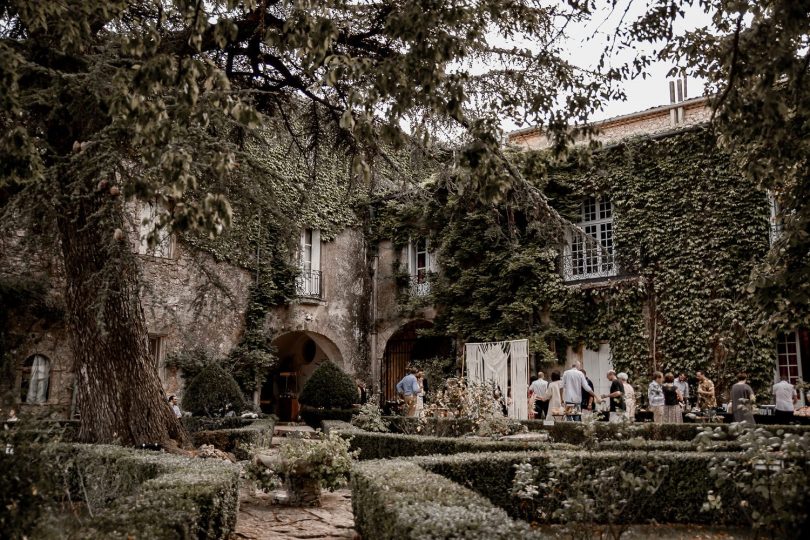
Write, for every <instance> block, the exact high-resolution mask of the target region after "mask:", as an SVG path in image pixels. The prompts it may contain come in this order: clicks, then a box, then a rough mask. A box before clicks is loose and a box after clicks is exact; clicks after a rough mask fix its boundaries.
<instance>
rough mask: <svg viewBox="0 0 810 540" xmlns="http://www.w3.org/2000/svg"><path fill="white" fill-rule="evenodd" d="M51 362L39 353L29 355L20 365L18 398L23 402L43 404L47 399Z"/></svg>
mask: <svg viewBox="0 0 810 540" xmlns="http://www.w3.org/2000/svg"><path fill="white" fill-rule="evenodd" d="M50 376H51V362H50V360H48V359H47V358H46V357H44V356H42V355H41V354H35V355H34V356H31V357H29V358H28V359H27V360H26V361H25V362H23V366H22V381H21V385H20V400H21V401H22V402H23V403H34V404H43V403H46V402H47V401H48V382H49V379H50Z"/></svg>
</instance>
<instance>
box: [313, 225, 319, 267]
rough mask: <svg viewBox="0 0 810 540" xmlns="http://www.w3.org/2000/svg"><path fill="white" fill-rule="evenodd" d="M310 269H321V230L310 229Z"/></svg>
mask: <svg viewBox="0 0 810 540" xmlns="http://www.w3.org/2000/svg"><path fill="white" fill-rule="evenodd" d="M312 270H313V271H314V272H319V271H320V270H321V230H320V229H312Z"/></svg>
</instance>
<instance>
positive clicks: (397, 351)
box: [380, 320, 454, 402]
mask: <svg viewBox="0 0 810 540" xmlns="http://www.w3.org/2000/svg"><path fill="white" fill-rule="evenodd" d="M432 326H433V324H432V323H430V322H428V321H422V320H419V321H411V322H409V323H408V324H406V325H404V326H403V327H402V328H400V329H399V330H397V331H396V332H395V333H394V335H392V336H391V338H390V339H389V340H388V342H387V343H386V344H385V353H383V361H382V381H381V384H380V388H381V389H382V397H383V401H384V402H387V401H393V400H395V399H396V397H397V389H396V386H397V383H398V382H399V380H400V379H402V377H404V376H405V370H406V369H407V368H408V367H409V366H410V365H412V364H413V363H415V362H419V361H420V360H426V359H428V358H435V357H445V358H447V357H452V356H454V352H453V340H452V339H450V338H449V337H446V336H420V335H419V331H420V330H424V329H427V328H431V327H432ZM434 382H438V381H434Z"/></svg>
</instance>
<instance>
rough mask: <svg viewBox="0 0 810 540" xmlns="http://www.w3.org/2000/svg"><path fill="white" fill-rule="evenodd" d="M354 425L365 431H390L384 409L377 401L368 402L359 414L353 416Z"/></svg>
mask: <svg viewBox="0 0 810 540" xmlns="http://www.w3.org/2000/svg"><path fill="white" fill-rule="evenodd" d="M351 422H352V425H353V426H355V427H358V428H360V429H362V430H364V431H372V432H377V433H388V431H389V429H388V422H386V421H385V420H383V417H382V409H380V407H378V406H377V404H376V403H372V402H370V401H369V402H368V403H366V404H365V405H363V406H362V407H360V410H359V411H358V413H357V416H355V417H354V418H352V420H351Z"/></svg>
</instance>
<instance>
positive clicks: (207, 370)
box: [183, 363, 245, 416]
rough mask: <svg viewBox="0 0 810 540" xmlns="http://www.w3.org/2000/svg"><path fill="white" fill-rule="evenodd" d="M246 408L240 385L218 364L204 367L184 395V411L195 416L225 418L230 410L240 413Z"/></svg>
mask: <svg viewBox="0 0 810 540" xmlns="http://www.w3.org/2000/svg"><path fill="white" fill-rule="evenodd" d="M244 407H245V400H244V397H243V396H242V390H240V389H239V384H237V382H236V380H235V379H234V378H233V376H232V375H231V374H230V373H228V372H227V371H225V370H224V369H222V367H221V366H220V365H219V364H216V363H212V364H208V365H207V366H205V367H203V368H202V369H201V370H200V372H199V373H198V374H197V376H195V377H194V378H193V379H191V381H190V382H189V383H188V386H186V391H185V393H184V394H183V409H185V410H187V411H190V412H191V413H192V414H194V415H201V416H224V415H225V413H226V412H227V411H228V410H233V411H235V412H239V411H241V410H242V409H244Z"/></svg>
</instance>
